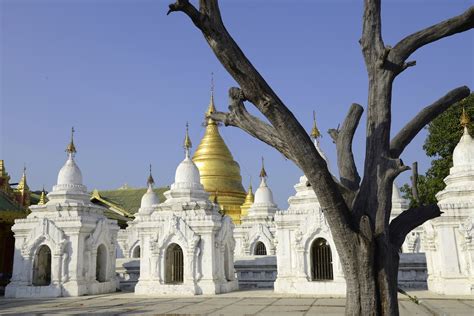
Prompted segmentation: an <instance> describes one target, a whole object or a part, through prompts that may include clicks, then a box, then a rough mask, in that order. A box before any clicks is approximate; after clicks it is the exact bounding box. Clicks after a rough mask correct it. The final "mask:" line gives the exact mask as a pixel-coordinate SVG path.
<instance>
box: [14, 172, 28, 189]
mask: <svg viewBox="0 0 474 316" xmlns="http://www.w3.org/2000/svg"><path fill="white" fill-rule="evenodd" d="M16 190H17V191H19V192H21V193H24V192H25V191H28V190H29V187H28V184H27V183H26V166H23V174H22V175H21V179H20V182H18V186H17V187H16Z"/></svg>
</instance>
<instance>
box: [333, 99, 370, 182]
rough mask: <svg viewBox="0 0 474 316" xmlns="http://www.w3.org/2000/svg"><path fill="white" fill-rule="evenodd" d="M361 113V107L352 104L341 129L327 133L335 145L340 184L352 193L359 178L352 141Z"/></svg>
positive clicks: (362, 110) (362, 109)
mask: <svg viewBox="0 0 474 316" xmlns="http://www.w3.org/2000/svg"><path fill="white" fill-rule="evenodd" d="M363 112H364V108H363V107H362V106H361V105H359V104H357V103H353V104H352V105H351V107H350V109H349V112H348V113H347V116H346V118H345V120H344V122H343V123H342V126H341V128H340V129H339V128H338V129H330V130H329V131H328V133H329V135H331V137H332V139H333V140H334V142H335V143H336V151H337V166H338V168H339V175H340V179H341V184H342V185H344V186H345V187H347V188H348V189H350V190H352V191H356V190H357V189H358V188H359V184H360V176H359V173H358V172H357V167H356V164H355V161H354V154H353V152H352V140H353V138H354V133H355V131H356V129H357V126H358V125H359V121H360V118H361V116H362V113H363Z"/></svg>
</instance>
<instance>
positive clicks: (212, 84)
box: [206, 72, 216, 124]
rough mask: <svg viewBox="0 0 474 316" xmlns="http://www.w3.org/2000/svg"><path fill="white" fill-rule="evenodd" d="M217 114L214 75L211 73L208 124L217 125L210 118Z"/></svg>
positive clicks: (207, 113)
mask: <svg viewBox="0 0 474 316" xmlns="http://www.w3.org/2000/svg"><path fill="white" fill-rule="evenodd" d="M215 112H216V106H215V105H214V73H213V72H211V101H210V102H209V106H208V108H207V111H206V118H207V119H208V121H207V124H215V122H214V120H213V119H211V118H210V116H211V114H213V113H215Z"/></svg>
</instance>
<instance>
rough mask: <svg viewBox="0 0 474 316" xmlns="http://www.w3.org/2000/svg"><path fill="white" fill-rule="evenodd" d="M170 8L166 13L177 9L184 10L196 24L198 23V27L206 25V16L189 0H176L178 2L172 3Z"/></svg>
mask: <svg viewBox="0 0 474 316" xmlns="http://www.w3.org/2000/svg"><path fill="white" fill-rule="evenodd" d="M168 8H169V10H168V12H167V13H166V15H169V14H170V13H172V12H177V11H180V12H184V13H186V14H187V15H188V16H189V17H190V18H191V20H192V21H193V23H194V25H196V26H197V27H198V28H202V27H204V22H205V18H206V16H205V15H203V14H201V13H199V11H198V10H197V9H196V8H195V7H194V6H193V5H192V4H191V3H189V0H176V2H175V3H172V4H170V5H169V6H168Z"/></svg>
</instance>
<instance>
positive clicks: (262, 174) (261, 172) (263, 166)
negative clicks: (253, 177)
mask: <svg viewBox="0 0 474 316" xmlns="http://www.w3.org/2000/svg"><path fill="white" fill-rule="evenodd" d="M266 177H267V172H266V171H265V163H264V160H263V156H262V169H261V170H260V178H266Z"/></svg>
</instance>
